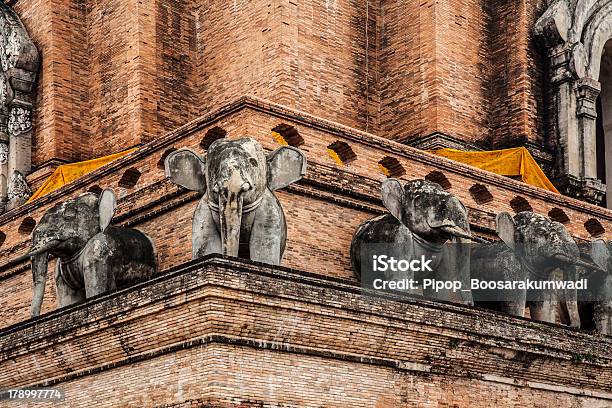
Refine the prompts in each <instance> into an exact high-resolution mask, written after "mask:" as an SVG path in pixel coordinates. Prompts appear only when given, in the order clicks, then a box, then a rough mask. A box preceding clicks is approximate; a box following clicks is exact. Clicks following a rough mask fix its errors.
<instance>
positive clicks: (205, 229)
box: [191, 198, 223, 259]
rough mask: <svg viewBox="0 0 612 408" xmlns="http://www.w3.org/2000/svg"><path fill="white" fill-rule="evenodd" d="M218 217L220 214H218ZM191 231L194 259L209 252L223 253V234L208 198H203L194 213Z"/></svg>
mask: <svg viewBox="0 0 612 408" xmlns="http://www.w3.org/2000/svg"><path fill="white" fill-rule="evenodd" d="M216 217H217V218H218V217H219V215H216ZM192 227H193V228H192V233H191V245H192V256H193V259H198V258H201V257H203V256H206V255H209V254H221V253H223V250H222V247H221V236H220V235H219V229H218V228H217V223H215V213H213V211H212V210H211V209H210V208H209V207H208V202H207V201H206V198H204V199H202V200H201V201H200V203H199V204H198V207H197V208H196V211H195V213H194V214H193V223H192Z"/></svg>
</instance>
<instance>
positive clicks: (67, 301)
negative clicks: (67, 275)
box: [55, 261, 85, 307]
mask: <svg viewBox="0 0 612 408" xmlns="http://www.w3.org/2000/svg"><path fill="white" fill-rule="evenodd" d="M55 289H56V293H57V302H58V303H59V307H66V306H70V305H75V304H77V303H81V302H84V301H85V291H84V290H74V289H72V288H71V287H70V286H68V284H67V283H66V282H65V281H64V279H63V278H62V275H61V272H60V265H59V261H58V263H57V264H56V265H55Z"/></svg>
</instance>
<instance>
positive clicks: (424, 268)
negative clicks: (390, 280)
mask: <svg viewBox="0 0 612 408" xmlns="http://www.w3.org/2000/svg"><path fill="white" fill-rule="evenodd" d="M372 262H373V264H372V266H373V268H372V269H373V271H374V272H387V271H391V272H408V271H411V272H432V271H433V270H432V269H431V266H430V265H431V263H432V262H433V259H427V258H426V257H425V255H422V256H421V259H395V258H394V257H392V256H391V257H389V256H387V255H374V256H373V259H372Z"/></svg>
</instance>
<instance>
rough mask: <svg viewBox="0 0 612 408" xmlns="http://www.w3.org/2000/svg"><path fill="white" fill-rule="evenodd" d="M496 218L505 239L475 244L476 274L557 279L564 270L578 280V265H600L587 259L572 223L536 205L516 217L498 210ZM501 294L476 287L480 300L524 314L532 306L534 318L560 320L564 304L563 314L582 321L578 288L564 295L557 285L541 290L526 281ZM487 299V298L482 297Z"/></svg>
mask: <svg viewBox="0 0 612 408" xmlns="http://www.w3.org/2000/svg"><path fill="white" fill-rule="evenodd" d="M496 223H497V226H496V230H497V234H498V235H499V238H500V239H501V241H498V242H493V243H486V244H483V245H479V246H477V247H475V248H473V249H472V256H471V267H472V272H471V275H472V278H475V279H479V280H481V281H489V282H497V281H515V282H519V281H522V282H526V280H527V279H530V280H532V281H551V280H554V278H555V274H556V273H557V272H558V271H561V272H562V273H563V279H565V280H567V281H570V280H571V281H577V279H578V269H577V267H588V268H596V266H595V265H593V264H590V263H588V262H586V261H583V260H581V258H580V252H579V249H578V245H577V244H576V242H575V241H574V239H573V238H572V236H571V235H570V234H569V232H568V231H567V229H565V227H564V226H563V225H562V224H561V223H559V222H555V221H552V220H551V219H550V218H548V217H545V216H543V215H540V214H535V213H533V212H530V211H524V212H520V213H518V214H516V215H515V216H514V217H512V216H511V215H510V214H508V213H506V212H503V213H500V214H498V215H497V218H496ZM497 296H499V298H498V299H492V298H491V295H484V291H482V290H475V291H474V299H475V301H476V304H477V305H479V304H480V305H482V306H485V307H490V308H494V309H498V310H500V311H502V312H505V313H508V314H510V315H513V316H521V317H523V316H524V315H525V307H526V306H528V307H529V311H530V316H531V318H532V319H534V320H539V321H544V322H550V323H554V322H555V321H556V311H557V306H561V308H560V311H561V312H562V313H561V317H562V319H561V320H562V321H565V322H566V323H569V325H570V326H572V327H580V316H579V311H578V304H577V292H576V290H575V289H573V290H566V291H565V293H564V299H560V298H559V296H558V293H557V292H556V291H555V290H553V289H542V290H541V291H539V292H537V293H536V292H535V291H528V290H527V289H526V288H521V287H516V288H508V289H503V292H497ZM528 298H529V299H528ZM483 299H484V300H485V301H483V302H482V303H480V301H481V300H483Z"/></svg>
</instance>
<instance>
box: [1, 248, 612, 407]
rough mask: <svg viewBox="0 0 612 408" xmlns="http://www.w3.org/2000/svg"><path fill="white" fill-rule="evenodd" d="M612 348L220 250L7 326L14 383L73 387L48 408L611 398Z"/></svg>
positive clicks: (8, 373)
mask: <svg viewBox="0 0 612 408" xmlns="http://www.w3.org/2000/svg"><path fill="white" fill-rule="evenodd" d="M611 344H612V338H609V337H603V336H598V335H591V334H589V333H584V332H579V331H576V330H573V329H570V328H566V327H561V326H556V325H551V324H543V323H537V322H533V321H529V320H526V319H518V318H513V317H509V316H505V315H502V314H497V313H495V312H489V311H485V310H481V309H477V308H470V307H464V306H458V305H453V304H446V303H438V302H431V301H427V300H424V299H421V298H414V297H407V296H403V295H396V294H386V293H385V294H375V293H373V292H369V291H364V290H362V289H361V288H360V287H358V286H356V285H355V284H354V283H352V282H350V281H347V280H343V279H337V278H330V277H323V276H320V275H314V274H309V273H306V272H302V271H297V270H293V269H288V268H283V267H276V268H274V267H270V266H266V265H262V264H256V263H252V262H245V261H239V260H237V259H233V258H221V257H208V258H205V259H203V260H199V261H194V262H190V263H187V264H184V265H181V266H180V267H177V268H174V269H173V270H171V271H169V272H167V273H165V274H163V275H160V276H159V277H157V278H155V279H154V280H152V281H149V282H145V283H143V284H140V285H137V286H133V287H131V288H127V289H125V290H122V291H119V292H115V293H112V294H109V295H105V296H101V297H98V298H95V299H92V300H91V301H89V302H87V303H86V304H81V305H77V306H73V307H69V308H64V309H60V310H57V311H54V312H52V313H48V314H46V315H44V316H42V317H41V318H39V319H37V320H30V321H27V322H24V323H21V324H18V325H14V326H11V327H8V328H6V329H3V330H2V331H0V389H9V388H15V387H25V386H45V387H54V388H59V389H61V390H63V391H64V392H65V400H64V401H63V402H61V403H57V404H56V405H53V404H52V403H31V406H36V407H45V406H66V407H75V408H76V407H93V406H95V407H117V406H121V407H162V406H163V407H175V406H176V407H195V406H201V407H229V406H231V407H360V408H363V407H417V406H418V407H429V406H432V407H438V406H449V407H451V406H452V407H476V406H495V405H498V406H534V407H551V406H585V407H586V406H588V407H609V406H611V405H612V386H611V384H612V370H611V360H612V354H611V353H610V350H611V348H610V346H611ZM1 402H2V404H0V405H2V406H3V407H4V406H6V407H17V406H19V407H22V406H28V405H27V404H24V403H23V402H8V401H1Z"/></svg>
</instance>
